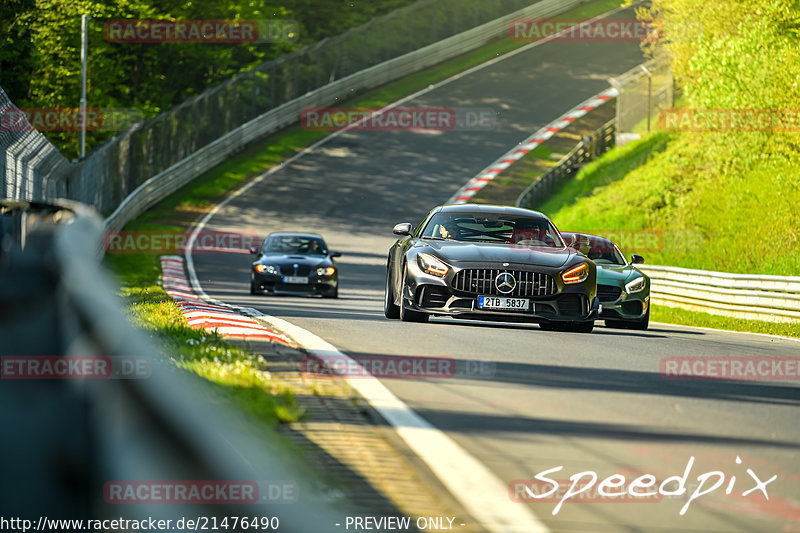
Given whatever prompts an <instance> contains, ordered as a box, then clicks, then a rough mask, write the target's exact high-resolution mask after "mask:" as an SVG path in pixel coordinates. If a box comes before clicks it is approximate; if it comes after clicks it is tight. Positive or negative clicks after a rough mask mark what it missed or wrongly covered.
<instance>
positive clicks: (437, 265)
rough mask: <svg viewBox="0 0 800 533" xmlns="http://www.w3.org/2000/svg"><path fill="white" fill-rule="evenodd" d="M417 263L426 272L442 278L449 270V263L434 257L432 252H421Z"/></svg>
mask: <svg viewBox="0 0 800 533" xmlns="http://www.w3.org/2000/svg"><path fill="white" fill-rule="evenodd" d="M417 264H418V265H419V267H420V268H421V269H422V271H423V272H425V273H426V274H430V275H431V276H437V277H440V278H443V277H444V276H445V275H447V272H448V270H449V268H448V266H447V265H445V264H444V263H443V262H442V261H440V260H439V259H436V258H435V257H433V256H432V255H431V254H419V255H418V256H417Z"/></svg>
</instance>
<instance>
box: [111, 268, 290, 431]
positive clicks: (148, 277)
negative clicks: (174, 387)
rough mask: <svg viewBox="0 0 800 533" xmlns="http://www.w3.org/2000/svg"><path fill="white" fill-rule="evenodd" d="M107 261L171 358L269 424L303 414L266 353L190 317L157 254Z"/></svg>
mask: <svg viewBox="0 0 800 533" xmlns="http://www.w3.org/2000/svg"><path fill="white" fill-rule="evenodd" d="M106 263H107V264H108V266H109V267H111V269H112V270H113V271H115V272H116V273H117V275H118V276H121V282H122V285H123V288H122V290H121V296H122V297H123V298H125V300H126V301H127V302H128V304H129V306H128V309H127V313H128V316H129V319H130V320H131V322H133V324H134V325H135V326H137V327H139V328H141V329H142V330H144V331H145V332H146V333H147V334H149V335H150V336H152V337H155V340H156V341H157V342H159V343H160V345H161V347H162V353H164V354H166V356H167V358H168V360H169V361H170V362H172V363H173V364H174V365H176V366H178V367H179V368H183V369H186V370H188V371H190V372H193V373H195V374H197V375H199V376H201V377H203V378H205V379H206V380H207V381H208V382H209V383H210V384H211V389H212V394H215V395H216V396H217V398H222V399H225V400H229V401H231V402H233V403H234V404H235V405H238V406H239V407H241V408H242V409H243V410H244V411H245V412H248V413H249V414H250V415H252V416H253V417H255V419H256V420H258V421H259V422H260V423H261V425H262V427H263V428H269V427H272V426H274V425H276V424H278V423H281V422H294V421H296V420H299V419H300V418H301V416H302V414H303V412H302V410H301V409H300V408H299V407H298V406H297V403H296V402H295V397H294V394H293V392H292V390H291V388H290V387H288V386H287V385H286V384H285V383H283V382H281V381H280V380H278V379H275V378H273V377H272V376H271V375H270V374H269V373H268V372H265V369H266V367H267V363H266V361H265V360H264V359H263V358H261V357H259V356H255V355H253V354H250V353H248V352H246V351H245V350H243V349H241V348H239V347H237V346H234V345H232V344H230V343H229V342H226V341H225V340H223V338H222V337H220V336H219V335H217V334H216V332H213V333H209V332H206V331H204V330H201V329H194V328H192V327H190V326H189V325H188V324H187V323H186V319H185V318H184V317H183V315H182V314H181V311H180V309H179V308H178V306H177V305H176V304H175V301H174V300H173V299H172V298H171V297H170V296H169V295H168V294H167V293H166V292H164V290H163V289H162V288H161V287H160V286H159V285H157V284H156V283H155V281H154V280H155V279H157V277H158V273H159V270H160V269H159V267H158V266H157V262H156V256H155V255H153V256H144V255H114V256H107V258H106Z"/></svg>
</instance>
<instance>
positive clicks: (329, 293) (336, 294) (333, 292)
mask: <svg viewBox="0 0 800 533" xmlns="http://www.w3.org/2000/svg"><path fill="white" fill-rule="evenodd" d="M322 297H323V298H338V297H339V287H336V288H335V289H331V290H329V291H327V292H323V293H322Z"/></svg>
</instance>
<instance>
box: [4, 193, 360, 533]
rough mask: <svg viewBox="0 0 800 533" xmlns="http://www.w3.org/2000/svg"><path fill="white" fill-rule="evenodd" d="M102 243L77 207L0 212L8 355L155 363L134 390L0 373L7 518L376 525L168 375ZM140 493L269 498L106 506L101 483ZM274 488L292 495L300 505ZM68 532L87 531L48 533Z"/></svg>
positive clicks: (233, 413)
mask: <svg viewBox="0 0 800 533" xmlns="http://www.w3.org/2000/svg"><path fill="white" fill-rule="evenodd" d="M102 230H103V225H102V223H101V221H100V219H99V218H98V217H97V216H96V215H94V214H92V213H91V211H90V210H89V209H87V208H86V207H84V206H81V205H78V204H74V203H72V204H71V203H67V202H62V203H60V204H59V205H44V204H26V203H25V202H10V201H3V202H0V242H2V243H3V246H2V247H0V279H2V280H3V283H2V284H0V316H1V317H2V319H1V320H0V356H2V357H4V358H5V357H9V356H30V357H34V358H36V359H37V360H44V358H45V357H46V356H51V357H52V356H69V357H83V358H90V357H97V356H105V357H108V358H120V357H125V358H137V360H140V361H146V362H147V363H148V372H147V373H142V375H139V376H134V377H132V378H131V379H102V378H100V379H37V378H34V379H14V378H13V376H14V375H15V374H13V372H12V374H11V375H9V373H8V369H7V368H6V366H5V365H3V366H2V372H3V373H2V379H0V405H2V406H3V407H2V409H0V423H2V427H3V437H4V438H3V439H0V471H2V472H3V475H2V476H0V495H1V496H2V497H0V516H3V517H6V518H8V517H13V516H20V517H25V518H26V519H32V520H34V524H36V521H35V520H36V519H37V517H48V518H50V519H88V518H91V519H115V518H120V517H121V518H124V519H131V520H141V519H144V518H147V517H153V518H155V519H171V520H176V519H178V518H180V517H187V518H190V519H192V520H195V519H196V518H197V517H198V516H202V517H206V518H207V519H208V520H209V522H208V529H212V528H211V524H212V522H211V520H212V519H214V518H216V519H218V522H219V520H220V519H221V518H223V517H225V516H228V517H231V516H239V517H243V516H247V517H249V518H253V517H274V516H277V517H278V518H279V521H280V527H279V528H278V530H279V531H288V532H294V533H306V532H309V531H315V532H317V531H319V532H333V531H341V529H342V528H341V527H336V526H335V524H336V523H337V522H342V521H343V518H344V515H347V514H359V512H367V513H368V512H369V511H368V510H363V509H362V510H358V509H354V506H356V505H358V504H357V502H356V503H352V502H346V501H342V497H341V496H336V495H333V494H328V493H325V492H324V491H325V490H326V489H325V485H324V483H322V482H321V481H320V480H319V479H317V478H315V477H314V475H313V474H312V473H311V472H312V470H311V467H309V466H308V465H307V464H306V463H304V462H300V461H298V459H297V458H296V457H293V456H292V455H290V454H289V453H288V452H287V448H286V446H285V445H281V444H280V443H278V442H277V441H276V440H275V437H274V436H273V435H265V434H262V433H259V432H257V431H255V430H254V428H253V427H252V425H250V424H248V422H247V420H246V419H245V418H244V417H242V415H241V413H240V412H238V411H237V410H236V408H234V407H231V406H228V405H226V404H224V403H220V401H219V399H218V398H216V396H215V394H214V392H213V391H212V390H211V389H209V385H208V384H207V383H204V382H203V381H202V380H201V379H200V378H198V377H196V376H193V375H191V374H190V373H188V372H187V371H185V370H182V369H179V368H177V367H175V366H173V365H171V364H167V363H165V362H163V360H164V356H163V355H161V353H160V351H159V350H160V348H159V347H158V346H156V345H155V344H153V342H152V341H151V340H150V339H149V338H148V336H147V335H146V334H145V333H143V332H142V331H140V330H137V329H135V328H134V327H133V326H131V325H130V323H129V322H128V321H127V320H126V319H125V317H124V316H123V314H122V312H121V310H120V308H121V302H120V300H119V299H118V298H117V297H116V296H114V292H115V291H114V288H113V287H112V285H111V284H110V283H109V282H108V281H107V280H106V278H105V274H104V273H103V272H102V270H101V268H100V265H99V264H98V262H97V259H96V255H95V253H94V251H95V250H96V249H97V246H98V244H97V242H98V240H100V239H101V235H102ZM23 237H24V239H23ZM23 243H24V244H23ZM135 480H148V481H155V482H161V481H163V482H164V483H169V482H170V481H171V480H175V481H179V480H206V481H222V482H225V481H241V482H257V484H258V487H259V496H262V497H259V498H258V502H257V503H252V504H243V503H241V502H235V503H231V502H230V501H228V502H216V501H214V502H208V503H169V504H166V502H163V501H162V502H159V501H144V502H142V503H135V504H131V503H125V504H121V503H113V502H108V500H107V499H106V496H105V495H104V487H105V486H106V483H108V482H110V481H121V482H127V481H135ZM265 486H267V487H270V488H274V487H294V488H295V490H294V491H293V494H292V496H293V497H294V500H292V498H290V497H289V495H288V493H287V494H286V497H285V498H283V499H281V498H280V495H277V496H276V495H275V494H273V492H274V491H266V490H263V489H262V487H265ZM162 498H163V493H162ZM157 499H158V498H155V497H154V498H153V500H157ZM174 524H175V522H173V525H174ZM151 528H152V526H151ZM42 529H47V528H46V527H42ZM68 529H69V530H72V529H78V528H73V527H66V526H65V527H62V528H57V527H56V528H53V530H54V531H57V530H68ZM83 529H93V528H83ZM115 529H118V530H127V528H125V527H118V528H115ZM135 529H137V530H138V529H139V528H135ZM145 529H147V528H145ZM195 529H202V527H198V528H195ZM254 529H256V528H254ZM167 530H168V531H178V530H179V528H176V527H171V528H169V529H167ZM239 530H241V528H240V529H239Z"/></svg>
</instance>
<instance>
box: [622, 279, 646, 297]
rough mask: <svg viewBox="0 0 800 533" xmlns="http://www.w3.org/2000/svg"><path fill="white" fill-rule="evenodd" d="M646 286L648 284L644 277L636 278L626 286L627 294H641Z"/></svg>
mask: <svg viewBox="0 0 800 533" xmlns="http://www.w3.org/2000/svg"><path fill="white" fill-rule="evenodd" d="M645 285H646V283H645V281H644V276H642V277H640V278H636V279H635V280H633V281H629V282H628V283H626V284H625V292H627V293H628V294H633V293H634V292H639V291H641V290H642V289H644V286H645Z"/></svg>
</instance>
